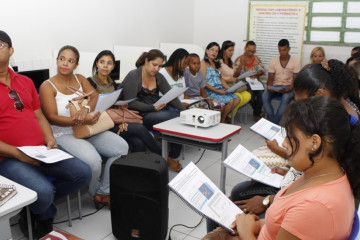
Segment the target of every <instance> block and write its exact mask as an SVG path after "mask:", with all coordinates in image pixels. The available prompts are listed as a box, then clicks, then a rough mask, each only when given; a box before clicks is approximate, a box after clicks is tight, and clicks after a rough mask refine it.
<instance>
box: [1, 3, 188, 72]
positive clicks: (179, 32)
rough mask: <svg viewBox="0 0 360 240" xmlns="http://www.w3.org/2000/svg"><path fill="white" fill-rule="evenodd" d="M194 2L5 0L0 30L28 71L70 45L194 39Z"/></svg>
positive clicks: (97, 47) (84, 48)
mask: <svg viewBox="0 0 360 240" xmlns="http://www.w3.org/2000/svg"><path fill="white" fill-rule="evenodd" d="M192 6H193V3H192V0H181V1H177V0H101V1H99V0H76V1H72V0H62V1H49V0H11V1H2V2H1V14H0V23H1V24H0V29H2V30H4V31H6V32H7V33H8V34H9V35H10V36H11V38H12V40H13V45H14V48H15V54H14V56H13V58H12V59H11V62H12V63H15V64H19V70H26V69H29V68H37V67H39V66H40V67H42V66H44V65H45V66H48V65H51V63H49V61H52V59H53V58H52V57H53V54H52V53H53V50H54V49H60V48H61V47H62V46H64V45H66V44H70V45H74V46H75V47H77V48H78V49H79V51H81V52H99V51H101V50H103V49H110V50H113V46H114V45H130V46H149V47H152V48H158V47H159V43H160V42H184V43H192V42H193V7H192ZM28 60H31V61H28ZM80 64H81V56H80ZM32 65H36V66H32ZM23 67H25V69H24V68H23ZM21 68H22V69H21Z"/></svg>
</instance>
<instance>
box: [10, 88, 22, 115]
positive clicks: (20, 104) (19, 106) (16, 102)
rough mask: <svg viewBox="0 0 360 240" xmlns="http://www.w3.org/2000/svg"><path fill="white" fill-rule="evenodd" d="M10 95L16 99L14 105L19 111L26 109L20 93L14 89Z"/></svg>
mask: <svg viewBox="0 0 360 240" xmlns="http://www.w3.org/2000/svg"><path fill="white" fill-rule="evenodd" d="M9 97H10V98H11V99H14V100H15V103H14V107H15V109H16V110H18V111H22V110H24V104H23V103H22V101H21V98H20V97H19V94H18V93H17V92H16V91H15V90H14V89H11V90H10V92H9Z"/></svg>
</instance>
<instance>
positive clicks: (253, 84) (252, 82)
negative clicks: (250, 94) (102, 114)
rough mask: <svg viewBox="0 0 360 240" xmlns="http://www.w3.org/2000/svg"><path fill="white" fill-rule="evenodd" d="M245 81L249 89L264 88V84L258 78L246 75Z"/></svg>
mask: <svg viewBox="0 0 360 240" xmlns="http://www.w3.org/2000/svg"><path fill="white" fill-rule="evenodd" d="M246 81H247V82H248V83H249V86H250V88H251V90H254V91H256V90H264V85H263V84H262V83H261V82H260V81H259V80H258V79H256V78H250V77H247V78H246Z"/></svg>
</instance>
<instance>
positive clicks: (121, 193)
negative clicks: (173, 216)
mask: <svg viewBox="0 0 360 240" xmlns="http://www.w3.org/2000/svg"><path fill="white" fill-rule="evenodd" d="M168 182H169V173H168V168H167V164H166V161H165V159H164V158H162V157H161V156H160V155H158V154H155V153H145V152H139V153H131V154H129V155H127V156H124V157H121V158H119V159H117V160H116V161H114V163H113V164H112V165H111V167H110V204H111V225H112V232H113V234H114V236H115V237H116V238H118V239H120V240H129V239H137V240H164V239H165V238H166V235H167V230H168V218H169V206H168V205H169V188H168V185H167V184H168Z"/></svg>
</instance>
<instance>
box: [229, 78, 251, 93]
mask: <svg viewBox="0 0 360 240" xmlns="http://www.w3.org/2000/svg"><path fill="white" fill-rule="evenodd" d="M244 85H246V82H245V81H239V82H237V83H236V84H234V85H232V86H231V87H229V88H228V89H227V92H235V91H236V89H238V88H240V87H242V86H244Z"/></svg>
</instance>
